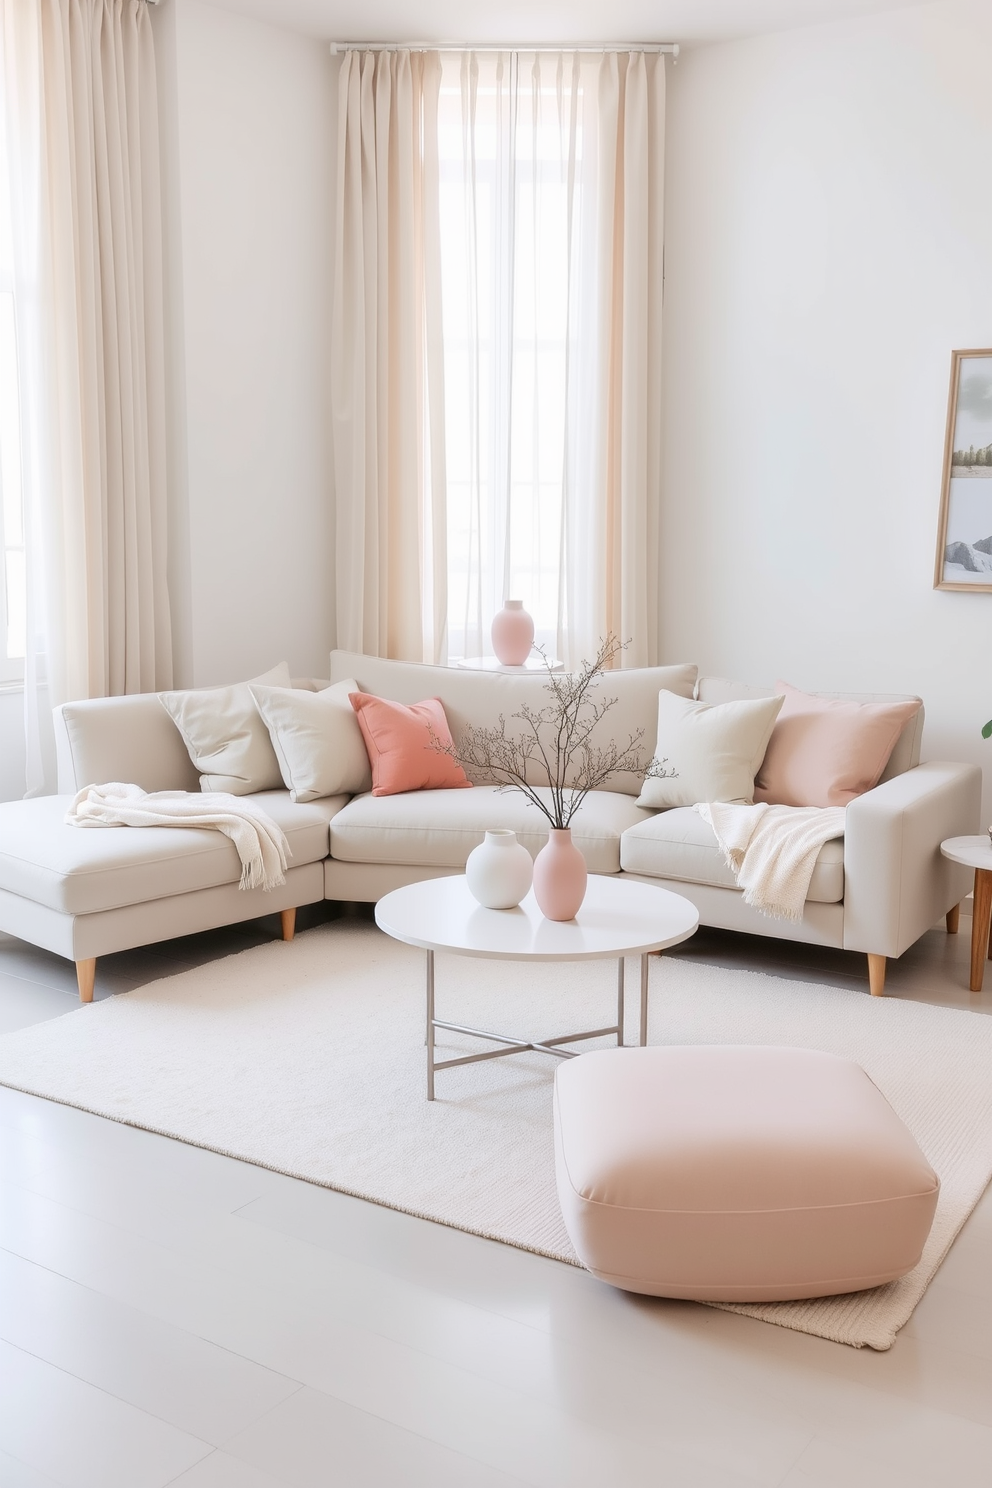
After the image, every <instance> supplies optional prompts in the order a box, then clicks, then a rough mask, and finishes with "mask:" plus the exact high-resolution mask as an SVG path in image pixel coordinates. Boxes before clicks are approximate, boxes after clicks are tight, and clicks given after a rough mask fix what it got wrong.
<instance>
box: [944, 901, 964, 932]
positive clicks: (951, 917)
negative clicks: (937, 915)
mask: <svg viewBox="0 0 992 1488" xmlns="http://www.w3.org/2000/svg"><path fill="white" fill-rule="evenodd" d="M945 918H946V920H947V933H948V935H957V933H958V925H959V924H960V922H961V906H960V904H955V906H954V908H953V909H949V910H948V911H947V914H946V916H945Z"/></svg>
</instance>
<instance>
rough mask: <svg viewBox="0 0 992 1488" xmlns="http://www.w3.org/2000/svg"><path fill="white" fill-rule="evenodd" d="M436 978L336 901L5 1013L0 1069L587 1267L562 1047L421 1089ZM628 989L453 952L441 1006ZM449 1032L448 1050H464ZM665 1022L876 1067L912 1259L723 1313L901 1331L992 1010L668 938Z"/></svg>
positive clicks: (709, 1039)
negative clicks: (925, 1209)
mask: <svg viewBox="0 0 992 1488" xmlns="http://www.w3.org/2000/svg"><path fill="white" fill-rule="evenodd" d="M629 971H630V973H631V974H630V975H629V978H628V981H629V984H630V990H631V994H632V995H630V997H629V1003H628V1030H627V1037H628V1040H629V1041H633V1040H634V1039H635V1038H636V1031H635V1025H636V1014H637V1007H636V1002H637V998H636V995H633V994H634V993H635V990H636V987H637V982H638V978H637V976H636V975H635V974H634V973H635V971H636V962H632V963H631V964H630V967H629ZM423 982H424V955H423V952H421V951H417V950H414V949H412V948H411V947H408V946H404V945H400V944H398V943H397V942H395V941H392V940H389V939H388V938H387V937H386V936H385V935H383V934H382V933H381V932H380V931H379V930H377V929H375V927H374V926H372V925H367V924H361V925H356V924H354V923H353V922H337V923H334V924H330V925H325V926H321V927H320V928H319V929H316V930H311V931H308V932H307V933H305V934H303V935H301V936H299V937H298V938H297V939H296V940H295V941H293V942H291V943H288V944H287V943H284V942H281V941H278V942H274V943H273V944H271V945H265V946H260V947H257V948H255V949H252V950H249V951H245V952H242V953H241V954H240V955H236V956H231V957H228V958H227V959H226V960H223V961H219V962H213V963H211V964H209V965H206V966H202V967H198V968H197V969H195V970H192V971H188V972H185V973H183V974H182V975H180V976H174V977H169V978H167V979H165V980H162V981H157V982H152V983H150V984H149V985H147V986H145V987H141V988H139V989H138V990H136V991H134V992H129V993H127V994H124V995H121V996H118V997H112V998H109V999H108V1000H106V1001H104V1002H100V1003H94V1004H93V1005H91V1006H88V1007H84V1008H80V1009H79V1010H78V1011H75V1012H72V1013H68V1014H66V1015H65V1016H63V1017H61V1018H57V1019H54V1020H52V1021H50V1022H47V1023H41V1024H38V1025H36V1026H34V1027H32V1028H27V1029H23V1030H22V1031H20V1032H18V1033H13V1034H8V1035H6V1036H5V1037H3V1038H0V1083H3V1084H5V1085H9V1086H12V1087H14V1088H16V1089H18V1090H24V1091H28V1092H31V1093H32V1094H35V1095H41V1096H46V1097H48V1098H50V1099H52V1100H57V1101H61V1102H63V1103H65V1104H68V1105H73V1106H79V1107H81V1108H83V1109H84V1110H87V1111H93V1112H96V1113H97V1114H99V1115H101V1116H108V1117H110V1118H111V1119H113V1120H115V1121H123V1122H128V1123H130V1124H131V1125H134V1126H139V1127H144V1128H146V1129H147V1130H149V1131H154V1132H160V1133H163V1134H165V1135H167V1136H170V1137H177V1138H179V1140H181V1141H184V1142H191V1143H193V1144H195V1145H197V1146H200V1147H208V1148H211V1149H213V1150H214V1151H217V1152H222V1153H227V1154H229V1155H231V1156H233V1157H238V1158H244V1159H246V1160H247V1161H249V1162H253V1163H259V1164H262V1165H263V1166H265V1167H269V1168H274V1169H277V1170H278V1171H279V1172H282V1173H288V1174H290V1175H292V1176H294V1177H298V1178H303V1179H306V1180H308V1181H309V1182H311V1183H318V1184H323V1185H326V1186H327V1187H330V1188H335V1189H340V1190H342V1191H343V1192H345V1193H350V1194H356V1195H358V1196H359V1197H361V1198H365V1199H371V1200H374V1201H375V1202H376V1203H380V1204H387V1205H389V1206H391V1207H393V1208H396V1209H401V1210H405V1211H407V1212H409V1213H411V1214H416V1215H421V1216H423V1217H425V1218H427V1219H432V1220H438V1221H440V1222H441V1223H443V1224H448V1225H453V1226H456V1227H457V1228H460V1229H464V1230H469V1231H471V1232H473V1233H475V1234H478V1235H485V1236H488V1237H490V1238H492V1239H496V1240H502V1241H505V1242H507V1243H509V1244H511V1245H517V1246H520V1247H522V1248H524V1249H527V1250H533V1251H537V1252H538V1253H539V1254H542V1255H546V1256H551V1257H554V1258H555V1259H557V1260H560V1261H567V1262H570V1263H572V1264H573V1265H574V1264H578V1263H577V1261H576V1257H575V1254H574V1252H573V1250H572V1248H571V1246H570V1244H569V1241H568V1237H567V1235H566V1234H565V1230H564V1226H563V1224H562V1220H561V1215H560V1212H559V1208H558V1200H557V1196H556V1193H555V1179H554V1151H553V1140H552V1114H551V1088H552V1080H553V1077H554V1069H555V1063H554V1062H553V1061H552V1060H551V1059H549V1058H548V1057H547V1056H542V1055H538V1054H534V1053H529V1054H524V1055H515V1056H513V1057H512V1058H509V1059H499V1060H494V1061H492V1062H489V1063H485V1064H477V1065H469V1066H463V1067H462V1068H460V1069H456V1070H448V1071H441V1072H440V1073H439V1074H438V1076H437V1094H438V1098H437V1100H436V1101H435V1102H434V1103H433V1104H428V1102H427V1100H426V1099H425V1094H426V1092H425V1051H424V1017H425V1011H424V987H423ZM615 986H616V975H615V969H614V963H612V962H603V961H600V962H589V963H586V964H576V963H569V964H562V965H534V966H527V965H523V964H520V963H512V962H511V963H506V962H503V963H495V962H487V961H480V960H467V959H464V958H459V957H454V956H445V955H439V956H438V958H437V1002H438V1016H439V1017H442V1018H446V1019H448V1020H449V1021H454V1022H465V1023H468V1024H474V1025H475V1026H477V1027H482V1028H490V1029H494V1030H496V1031H497V1032H505V1033H510V1034H515V1035H517V1036H519V1035H520V1034H521V1033H523V1034H525V1035H526V1036H528V1037H534V1038H538V1037H545V1038H547V1037H553V1036H554V1035H556V1034H560V1033H567V1032H568V1031H570V1030H574V1029H576V1028H589V1027H593V1028H595V1027H597V1026H598V1027H602V1026H603V1024H604V1023H608V1022H609V1021H610V1019H611V1010H612V1009H613V1008H615V1001H614V999H615V995H616V994H615ZM442 1037H443V1038H444V1039H445V1040H446V1043H445V1045H442V1046H439V1057H440V1058H443V1057H445V1056H446V1055H447V1054H449V1053H454V1052H459V1053H462V1052H466V1050H467V1048H468V1047H469V1046H468V1045H467V1044H466V1041H465V1040H464V1039H461V1038H460V1037H459V1036H457V1035H452V1034H445V1035H442ZM650 1039H651V1042H652V1043H673V1044H692V1043H732V1044H736V1043H750V1044H791V1045H796V1046H802V1047H808V1048H814V1049H825V1050H828V1051H830V1052H833V1053H836V1054H841V1055H845V1056H847V1057H848V1058H852V1059H855V1060H857V1061H858V1063H859V1064H861V1065H862V1066H863V1067H864V1068H865V1069H866V1070H867V1071H868V1073H869V1074H870V1075H871V1077H872V1079H873V1080H875V1082H876V1083H877V1084H878V1085H879V1087H880V1088H881V1089H882V1091H883V1092H884V1093H885V1095H886V1096H887V1097H888V1099H889V1100H890V1101H891V1102H892V1104H893V1106H894V1107H895V1109H896V1110H897V1111H898V1112H899V1114H900V1115H901V1116H902V1118H903V1120H904V1121H905V1122H906V1123H907V1124H908V1126H909V1127H910V1129H911V1130H912V1131H913V1133H914V1135H915V1136H916V1139H917V1141H918V1142H919V1143H920V1145H921V1147H922V1148H923V1150H924V1152H925V1153H926V1154H927V1157H928V1158H929V1159H930V1161H931V1163H932V1164H933V1166H934V1167H935V1168H936V1170H937V1172H938V1173H939V1175H940V1180H941V1193H940V1204H939V1207H938V1210H937V1217H936V1220H935V1222H934V1226H933V1230H932V1233H931V1235H930V1239H929V1241H928V1243H927V1247H926V1251H925V1253H924V1256H923V1259H922V1261H921V1262H920V1264H919V1266H918V1267H917V1268H916V1270H915V1271H913V1272H912V1273H911V1274H910V1275H908V1276H906V1277H903V1278H902V1279H901V1280H900V1281H897V1282H893V1283H891V1284H890V1285H888V1286H885V1287H879V1288H876V1289H875V1290H873V1291H870V1292H860V1293H852V1294H850V1295H847V1296H843V1297H831V1298H825V1299H823V1300H819V1301H812V1302H777V1303H768V1304H763V1305H754V1306H751V1305H747V1306H736V1305H735V1306H730V1307H728V1308H727V1310H729V1311H736V1312H743V1313H746V1314H748V1315H749V1316H751V1317H756V1318H762V1319H764V1320H766V1321H768V1322H772V1323H779V1324H781V1325H782V1326H784V1327H788V1328H795V1329H798V1330H800V1331H801V1332H806V1333H813V1334H817V1335H819V1336H820V1337H823V1338H830V1339H834V1340H836V1341H837V1342H840V1343H848V1344H853V1345H854V1346H856V1347H862V1346H865V1345H867V1346H869V1347H871V1348H875V1349H887V1348H889V1347H890V1346H891V1345H892V1343H893V1341H894V1339H895V1335H896V1332H897V1331H898V1329H899V1328H900V1327H901V1326H902V1325H903V1323H905V1322H906V1320H907V1319H908V1317H909V1316H910V1314H911V1312H912V1310H913V1308H914V1307H915V1306H916V1303H917V1302H918V1301H919V1300H920V1298H921V1296H922V1295H923V1292H924V1291H925V1289H926V1286H927V1283H928V1282H929V1281H930V1279H931V1277H932V1276H933V1274H934V1272H935V1271H936V1269H937V1267H938V1266H939V1264H940V1262H941V1260H942V1259H943V1257H944V1255H945V1254H946V1252H947V1250H948V1248H949V1246H950V1244H951V1242H952V1240H953V1239H954V1236H955V1235H956V1234H957V1232H958V1230H959V1229H960V1228H961V1225H962V1224H963V1223H964V1221H965V1219H966V1218H967V1216H968V1214H969V1213H970V1211H971V1209H972V1208H973V1207H974V1205H975V1203H976V1202H977V1200H978V1198H979V1196H980V1195H981V1193H982V1190H983V1189H984V1188H985V1185H986V1183H987V1182H988V1180H989V1177H990V1175H992V1018H989V1017H985V1016H982V1015H981V1014H977V1013H969V1012H955V1011H948V1010H944V1009H940V1008H934V1007H928V1006H925V1005H922V1004H918V1003H912V1002H901V1001H899V1000H898V999H897V998H872V997H869V996H868V995H867V994H862V993H858V992H851V991H846V990H840V989H838V988H833V987H821V986H815V985H810V984H808V983H797V982H790V981H785V980H783V979H780V978H778V977H769V976H763V975H757V974H754V973H750V972H745V971H727V970H723V969H717V968H713V967H708V966H701V965H698V964H695V963H692V962H687V961H679V960H678V959H677V958H675V957H665V958H657V957H652V958H651V1021H650ZM474 1047H479V1046H478V1045H475V1046H474ZM660 1305H662V1306H663V1305H664V1304H663V1303H662V1304H660Z"/></svg>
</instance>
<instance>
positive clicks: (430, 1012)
mask: <svg viewBox="0 0 992 1488" xmlns="http://www.w3.org/2000/svg"><path fill="white" fill-rule="evenodd" d="M427 1099H428V1100H429V1101H432V1100H433V1099H434V952H433V951H428V952H427Z"/></svg>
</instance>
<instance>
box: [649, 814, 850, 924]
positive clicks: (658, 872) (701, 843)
mask: <svg viewBox="0 0 992 1488" xmlns="http://www.w3.org/2000/svg"><path fill="white" fill-rule="evenodd" d="M620 865H621V867H622V868H623V869H624V871H625V872H626V873H642V874H645V875H649V876H650V877H652V878H668V879H675V880H676V881H678V882H681V883H698V884H712V885H713V886H714V887H715V888H720V889H734V888H736V887H737V885H736V884H735V882H734V875H733V873H732V872H731V870H730V869H729V868H728V867H727V864H726V863H725V861H724V857H723V853H722V852H721V851H720V846H719V843H718V842H717V840H716V837H715V836H714V834H713V828H712V827H711V826H710V825H709V823H708V822H705V821H703V818H702V817H701V816H700V815H699V812H698V811H693V809H692V807H691V806H679V807H676V808H675V809H674V810H672V811H660V812H658V813H657V814H656V815H654V816H652V817H650V818H649V819H648V820H647V821H644V822H641V823H640V824H639V825H637V826H632V827H630V828H629V829H628V830H627V831H626V832H625V833H624V835H623V841H622V842H621V844H620ZM806 898H807V901H808V902H812V903H814V904H840V903H841V901H842V900H843V898H844V842H843V838H834V839H833V841H831V842H825V843H824V844H823V846H822V847H821V849H820V853H819V856H818V857H817V860H816V866H815V867H814V869H813V877H812V879H811V880H810V885H809V893H808V894H807V895H806Z"/></svg>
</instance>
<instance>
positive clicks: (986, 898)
mask: <svg viewBox="0 0 992 1488" xmlns="http://www.w3.org/2000/svg"><path fill="white" fill-rule="evenodd" d="M940 850H941V852H942V853H943V854H944V857H945V858H950V860H951V862H952V863H964V864H965V866H966V867H967V868H974V870H975V907H974V909H973V910H972V919H971V981H970V982H969V984H968V985H969V986H970V987H971V990H972V992H981V990H982V982H983V981H984V979H985V962H986V960H987V958H988V957H989V956H992V944H990V943H989V923H990V921H992V842H990V841H989V834H988V833H987V832H983V833H982V834H981V836H980V837H948V839H947V841H946V842H942V843H941V844H940Z"/></svg>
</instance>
